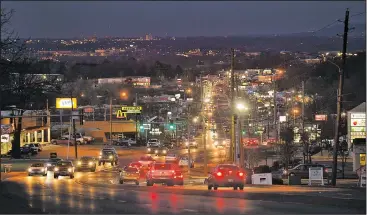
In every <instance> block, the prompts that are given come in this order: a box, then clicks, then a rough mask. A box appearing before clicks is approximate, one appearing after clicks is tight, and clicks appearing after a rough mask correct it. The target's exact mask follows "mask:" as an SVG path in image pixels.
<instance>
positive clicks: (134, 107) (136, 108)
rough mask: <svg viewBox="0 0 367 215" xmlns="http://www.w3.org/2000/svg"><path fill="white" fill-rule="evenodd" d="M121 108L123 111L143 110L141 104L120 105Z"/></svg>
mask: <svg viewBox="0 0 367 215" xmlns="http://www.w3.org/2000/svg"><path fill="white" fill-rule="evenodd" d="M121 110H123V111H129V110H134V111H141V110H143V107H142V106H123V107H121Z"/></svg>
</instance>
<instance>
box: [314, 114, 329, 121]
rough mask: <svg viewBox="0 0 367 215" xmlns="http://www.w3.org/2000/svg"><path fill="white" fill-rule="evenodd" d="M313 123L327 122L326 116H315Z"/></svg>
mask: <svg viewBox="0 0 367 215" xmlns="http://www.w3.org/2000/svg"><path fill="white" fill-rule="evenodd" d="M315 121H327V115H325V114H322V115H315Z"/></svg>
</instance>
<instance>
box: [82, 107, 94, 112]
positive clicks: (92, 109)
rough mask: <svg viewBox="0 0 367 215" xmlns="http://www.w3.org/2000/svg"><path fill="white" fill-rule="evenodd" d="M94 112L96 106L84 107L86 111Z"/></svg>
mask: <svg viewBox="0 0 367 215" xmlns="http://www.w3.org/2000/svg"><path fill="white" fill-rule="evenodd" d="M93 112H94V108H92V107H87V108H84V113H93Z"/></svg>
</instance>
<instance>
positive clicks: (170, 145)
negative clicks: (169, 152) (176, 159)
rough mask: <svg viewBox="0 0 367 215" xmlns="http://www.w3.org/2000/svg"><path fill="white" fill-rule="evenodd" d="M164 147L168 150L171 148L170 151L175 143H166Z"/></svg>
mask: <svg viewBox="0 0 367 215" xmlns="http://www.w3.org/2000/svg"><path fill="white" fill-rule="evenodd" d="M162 146H163V147H166V148H169V149H173V147H174V143H172V142H170V143H169V142H166V143H163V144H162Z"/></svg>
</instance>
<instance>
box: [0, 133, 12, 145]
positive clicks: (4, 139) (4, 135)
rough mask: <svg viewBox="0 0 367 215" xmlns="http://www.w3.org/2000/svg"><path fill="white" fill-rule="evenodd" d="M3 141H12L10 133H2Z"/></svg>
mask: <svg viewBox="0 0 367 215" xmlns="http://www.w3.org/2000/svg"><path fill="white" fill-rule="evenodd" d="M1 142H2V143H8V142H10V135H9V134H3V135H1Z"/></svg>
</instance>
